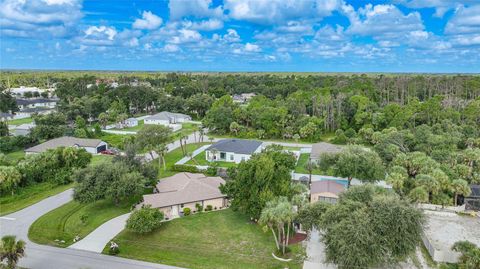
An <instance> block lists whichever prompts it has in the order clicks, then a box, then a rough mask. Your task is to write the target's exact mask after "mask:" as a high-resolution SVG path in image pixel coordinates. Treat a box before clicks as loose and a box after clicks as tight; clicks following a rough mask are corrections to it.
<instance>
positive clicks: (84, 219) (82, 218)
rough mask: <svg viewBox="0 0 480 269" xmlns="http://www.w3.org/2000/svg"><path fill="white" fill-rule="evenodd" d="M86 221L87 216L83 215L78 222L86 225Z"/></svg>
mask: <svg viewBox="0 0 480 269" xmlns="http://www.w3.org/2000/svg"><path fill="white" fill-rule="evenodd" d="M87 220H88V214H83V215H81V216H80V221H81V222H82V224H84V225H85V224H86V223H87Z"/></svg>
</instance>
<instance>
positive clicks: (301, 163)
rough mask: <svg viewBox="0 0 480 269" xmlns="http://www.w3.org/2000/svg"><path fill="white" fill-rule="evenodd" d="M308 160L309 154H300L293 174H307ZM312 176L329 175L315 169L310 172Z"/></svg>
mask: <svg viewBox="0 0 480 269" xmlns="http://www.w3.org/2000/svg"><path fill="white" fill-rule="evenodd" d="M309 159H310V153H302V154H300V158H299V159H298V162H297V166H296V167H295V173H300V174H308V173H309V172H308V169H307V163H308V161H309ZM312 174H313V175H329V173H328V172H326V171H322V170H320V169H319V168H315V169H313V170H312Z"/></svg>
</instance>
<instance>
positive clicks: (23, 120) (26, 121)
mask: <svg viewBox="0 0 480 269" xmlns="http://www.w3.org/2000/svg"><path fill="white" fill-rule="evenodd" d="M31 122H33V119H32V118H24V119H16V120H9V121H7V123H8V124H9V125H20V124H24V123H31Z"/></svg>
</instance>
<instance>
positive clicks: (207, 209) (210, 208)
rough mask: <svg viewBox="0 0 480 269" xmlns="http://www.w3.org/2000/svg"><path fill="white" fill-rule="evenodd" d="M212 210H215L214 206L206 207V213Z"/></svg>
mask: <svg viewBox="0 0 480 269" xmlns="http://www.w3.org/2000/svg"><path fill="white" fill-rule="evenodd" d="M212 209H213V207H212V205H207V206H206V207H205V211H212Z"/></svg>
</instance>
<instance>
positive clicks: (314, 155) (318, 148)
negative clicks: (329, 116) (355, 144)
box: [310, 142, 343, 161]
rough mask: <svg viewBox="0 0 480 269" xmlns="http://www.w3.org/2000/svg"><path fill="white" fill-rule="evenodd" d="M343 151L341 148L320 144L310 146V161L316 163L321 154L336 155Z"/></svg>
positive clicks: (324, 143)
mask: <svg viewBox="0 0 480 269" xmlns="http://www.w3.org/2000/svg"><path fill="white" fill-rule="evenodd" d="M342 150H343V148H342V147H341V146H338V145H334V144H330V143H326V142H320V143H316V144H313V145H312V151H311V152H310V160H312V161H318V160H319V159H320V157H321V156H322V154H326V153H330V154H336V153H340V152H341V151H342Z"/></svg>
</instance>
